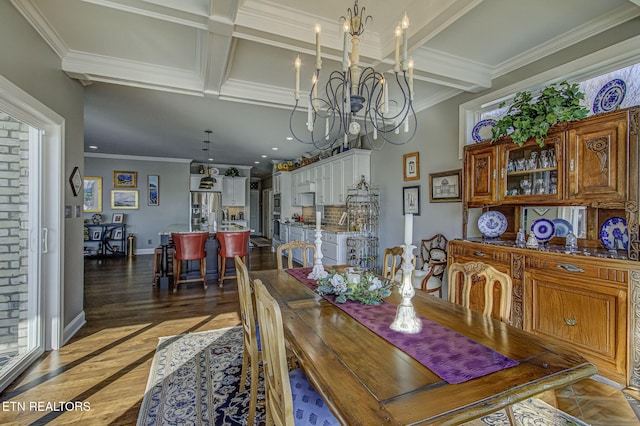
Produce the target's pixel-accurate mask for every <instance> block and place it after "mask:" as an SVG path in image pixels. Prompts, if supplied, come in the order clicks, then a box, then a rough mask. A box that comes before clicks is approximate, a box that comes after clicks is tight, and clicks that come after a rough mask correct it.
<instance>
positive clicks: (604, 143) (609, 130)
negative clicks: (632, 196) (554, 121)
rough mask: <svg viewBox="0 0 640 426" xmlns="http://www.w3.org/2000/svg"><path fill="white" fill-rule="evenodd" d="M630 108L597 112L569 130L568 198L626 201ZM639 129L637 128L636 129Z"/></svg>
mask: <svg viewBox="0 0 640 426" xmlns="http://www.w3.org/2000/svg"><path fill="white" fill-rule="evenodd" d="M627 114H628V112H627V111H619V112H616V113H613V114H608V115H606V116H594V117H591V118H589V119H585V120H582V121H581V122H580V124H579V125H573V126H572V128H571V130H570V131H569V137H568V145H569V156H568V158H567V169H568V174H569V194H568V196H569V199H571V200H576V201H577V200H581V201H585V202H590V201H596V202H600V203H602V202H616V201H617V202H624V201H625V200H626V198H627V190H626V188H627V131H628V118H627ZM636 132H637V129H636Z"/></svg>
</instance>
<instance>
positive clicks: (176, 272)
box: [173, 259, 182, 293]
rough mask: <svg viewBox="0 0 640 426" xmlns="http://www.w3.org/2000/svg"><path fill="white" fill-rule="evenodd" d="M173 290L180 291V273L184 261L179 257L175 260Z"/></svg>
mask: <svg viewBox="0 0 640 426" xmlns="http://www.w3.org/2000/svg"><path fill="white" fill-rule="evenodd" d="M173 265H174V266H173V271H174V273H173V292H174V293H175V292H177V291H178V284H180V274H181V273H182V271H181V269H182V261H181V260H178V259H174V260H173Z"/></svg>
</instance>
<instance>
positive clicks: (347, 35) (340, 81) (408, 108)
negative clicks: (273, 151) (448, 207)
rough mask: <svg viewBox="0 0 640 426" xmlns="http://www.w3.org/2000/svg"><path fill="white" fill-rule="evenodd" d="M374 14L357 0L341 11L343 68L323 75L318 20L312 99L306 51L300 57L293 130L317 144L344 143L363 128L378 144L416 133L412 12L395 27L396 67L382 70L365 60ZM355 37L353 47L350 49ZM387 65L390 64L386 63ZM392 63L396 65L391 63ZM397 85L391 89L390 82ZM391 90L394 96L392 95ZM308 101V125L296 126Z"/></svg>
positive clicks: (406, 138) (302, 139)
mask: <svg viewBox="0 0 640 426" xmlns="http://www.w3.org/2000/svg"><path fill="white" fill-rule="evenodd" d="M372 19H373V18H372V17H371V16H370V15H366V13H365V8H364V7H363V8H358V0H355V4H354V6H353V9H351V8H348V9H347V16H346V17H345V16H341V17H340V21H341V23H342V32H343V50H342V70H341V71H332V72H331V73H330V74H329V76H328V77H327V78H326V80H325V81H323V77H322V76H321V74H320V69H321V68H322V60H321V47H320V25H319V24H316V55H315V58H316V61H315V72H314V73H313V76H312V80H311V82H312V85H311V90H310V91H309V94H308V96H305V97H308V102H303V104H305V103H306V105H301V102H300V68H301V65H302V62H301V60H300V55H298V56H297V57H296V60H295V64H294V65H295V73H296V82H295V105H294V107H293V110H292V111H291V115H290V116H289V129H290V130H291V134H292V136H293V137H294V138H295V139H296V140H298V141H299V142H302V143H308V144H313V145H314V146H315V147H316V148H317V149H321V148H326V147H327V146H329V145H331V146H332V147H333V146H335V145H339V144H342V145H343V150H344V149H347V148H348V146H349V139H353V138H357V137H360V135H361V134H363V135H364V136H365V138H366V140H367V141H368V143H369V145H371V147H372V148H374V149H381V148H382V146H383V145H384V143H385V142H389V143H391V144H394V145H402V144H405V143H407V142H409V141H411V140H412V139H413V137H414V136H415V133H416V125H417V119H416V113H415V111H414V109H413V60H411V59H410V58H408V57H407V34H408V28H409V18H408V17H407V15H406V13H405V15H404V17H403V19H402V22H401V23H400V24H399V25H398V26H397V27H396V29H395V52H394V64H393V70H391V69H389V71H388V72H385V71H383V72H379V71H376V70H375V69H374V68H373V67H371V66H366V67H364V68H362V67H361V66H360V54H359V44H360V36H361V35H362V34H363V33H364V31H365V27H366V25H367V23H368V22H369V21H371V20H372ZM349 39H350V41H351V52H350V53H349ZM381 66H385V65H384V63H382V64H381ZM389 68H390V67H389ZM389 86H392V88H391V91H390V87H389ZM390 93H391V94H392V98H390ZM305 106H306V107H307V122H306V128H305V129H304V130H301V129H300V128H299V129H298V132H296V131H295V129H294V127H295V123H294V115H295V112H296V111H297V110H298V108H300V109H301V110H302V109H304V107H305Z"/></svg>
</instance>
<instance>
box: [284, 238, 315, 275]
mask: <svg viewBox="0 0 640 426" xmlns="http://www.w3.org/2000/svg"><path fill="white" fill-rule="evenodd" d="M296 249H299V250H302V266H303V267H309V266H313V262H314V260H315V258H316V246H315V245H314V244H311V243H308V242H306V241H302V240H293V241H289V242H288V243H285V244H280V245H279V246H278V248H277V249H276V256H277V261H278V269H280V270H282V269H284V268H283V264H282V253H283V252H286V253H287V269H291V268H293V251H294V250H296Z"/></svg>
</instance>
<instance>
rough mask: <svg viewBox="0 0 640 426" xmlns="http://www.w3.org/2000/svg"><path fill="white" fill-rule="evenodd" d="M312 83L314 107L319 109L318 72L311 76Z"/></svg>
mask: <svg viewBox="0 0 640 426" xmlns="http://www.w3.org/2000/svg"><path fill="white" fill-rule="evenodd" d="M316 72H317V71H316ZM311 85H312V86H313V108H314V109H318V77H317V75H316V74H313V77H312V78H311Z"/></svg>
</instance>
